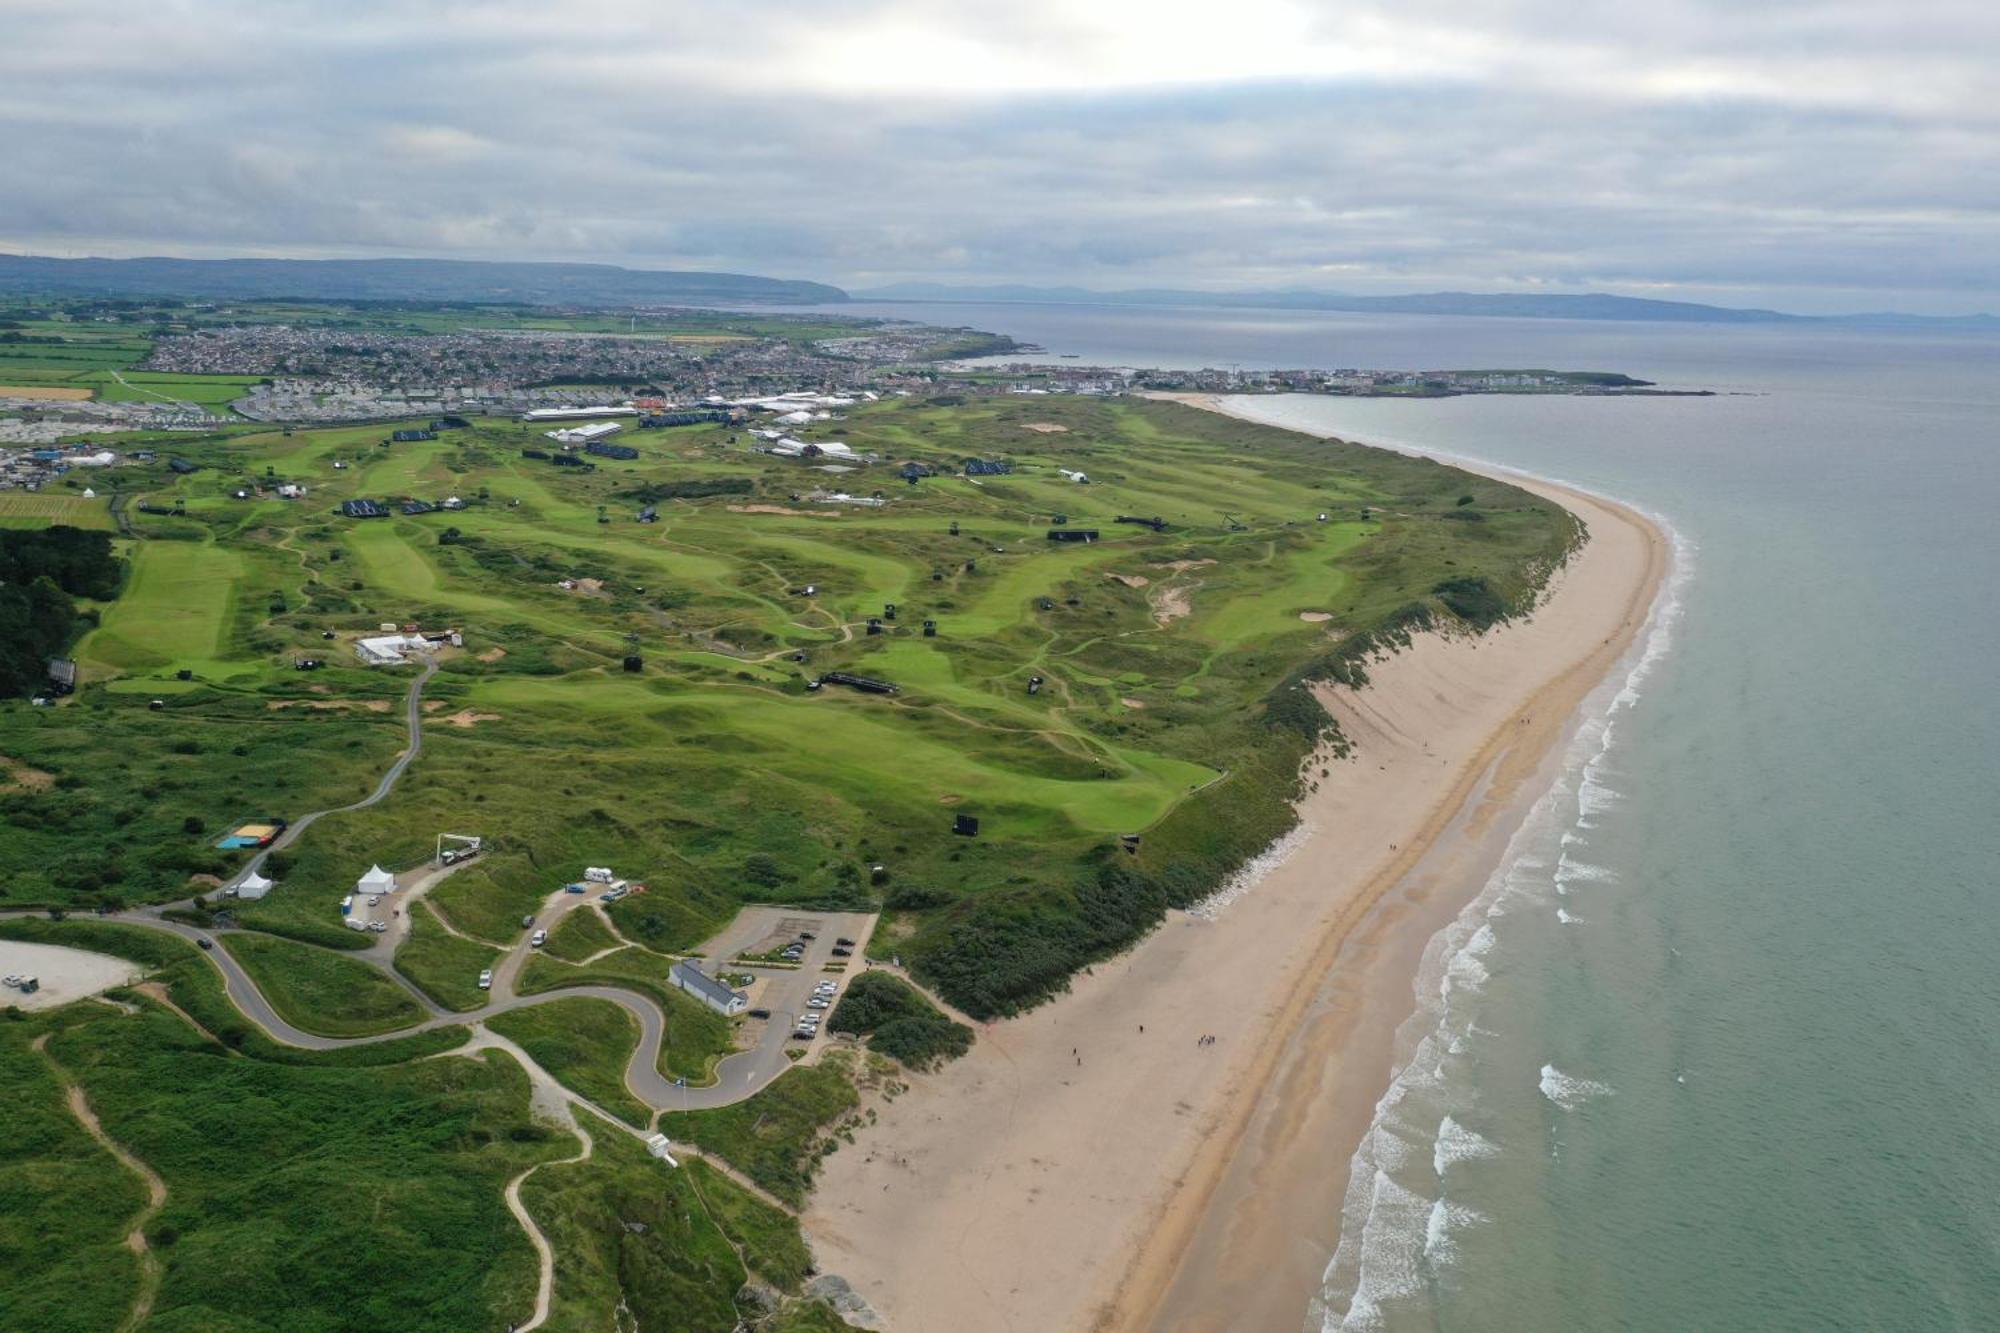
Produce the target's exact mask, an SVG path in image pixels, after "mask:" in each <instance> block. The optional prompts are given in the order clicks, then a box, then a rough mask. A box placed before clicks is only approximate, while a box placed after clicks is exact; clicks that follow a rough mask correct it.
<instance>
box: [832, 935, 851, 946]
mask: <svg viewBox="0 0 2000 1333" xmlns="http://www.w3.org/2000/svg"><path fill="white" fill-rule="evenodd" d="M834 943H835V944H838V945H839V946H840V947H841V948H843V949H852V948H853V947H854V941H853V940H850V939H848V938H847V936H845V935H842V936H841V937H840V938H839V939H836V940H835V941H834Z"/></svg>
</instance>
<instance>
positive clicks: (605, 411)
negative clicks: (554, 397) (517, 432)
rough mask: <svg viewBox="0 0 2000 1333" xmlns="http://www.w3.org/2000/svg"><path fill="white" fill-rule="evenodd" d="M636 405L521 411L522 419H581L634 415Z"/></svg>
mask: <svg viewBox="0 0 2000 1333" xmlns="http://www.w3.org/2000/svg"><path fill="white" fill-rule="evenodd" d="M638 415H639V409H638V408H636V407H538V408H535V409H534V410H533V411H530V412H523V413H522V414H521V420H523V421H583V420H586V419H587V418H590V417H636V416H638Z"/></svg>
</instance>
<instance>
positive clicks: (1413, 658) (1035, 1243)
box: [806, 398, 1670, 1333]
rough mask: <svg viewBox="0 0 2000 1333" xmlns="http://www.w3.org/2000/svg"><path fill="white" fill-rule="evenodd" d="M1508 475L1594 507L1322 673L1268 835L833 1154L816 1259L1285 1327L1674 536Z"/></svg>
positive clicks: (1058, 1306) (869, 1275) (1116, 1309)
mask: <svg viewBox="0 0 2000 1333" xmlns="http://www.w3.org/2000/svg"><path fill="white" fill-rule="evenodd" d="M1185 401H1190V402H1194V403H1195V404H1196V405H1198V406H1204V407H1211V408H1213V407H1217V404H1216V403H1215V402H1214V401H1213V400H1209V399H1202V398H1189V399H1187V400H1185ZM1460 466H1463V465H1462V464H1461V465H1460ZM1506 479H1507V480H1509V481H1513V482H1515V483H1516V484H1520V485H1523V486H1524V487H1526V488H1528V489H1532V490H1535V491H1538V492H1539V493H1541V494H1543V495H1546V496H1549V497H1550V498H1553V499H1556V500H1557V501H1558V502H1560V503H1562V504H1564V505H1566V506H1568V507H1569V508H1570V509H1572V510H1573V511H1574V512H1576V513H1577V514H1578V515H1579V516H1580V517H1582V519H1583V520H1584V521H1585V523H1587V524H1588V526H1589V529H1590V533H1591V539H1590V541H1589V542H1588V543H1587V544H1586V545H1585V546H1584V547H1583V549H1582V550H1581V552H1580V553H1579V554H1578V555H1577V556H1576V557H1575V558H1573V559H1572V560H1571V562H1570V563H1569V565H1568V566H1567V567H1566V568H1565V569H1564V570H1563V571H1562V572H1561V573H1560V574H1559V575H1558V576H1557V577H1556V579H1555V580H1554V581H1553V582H1552V584H1551V589H1550V592H1549V595H1548V596H1547V598H1546V599H1545V601H1544V604H1543V605H1542V606H1541V607H1540V608H1539V609H1538V610H1537V611H1536V612H1535V614H1534V615H1533V616H1532V617H1530V618H1527V619H1526V620H1523V621H1521V622H1518V623H1514V624H1510V625H1507V626H1504V627H1502V628H1500V629H1499V630H1496V631H1495V632H1493V633H1491V634H1488V635H1485V636H1481V637H1478V638H1452V639H1446V638H1441V637H1438V636H1435V635H1426V636H1423V637H1421V638H1420V639H1419V640H1418V641H1417V642H1416V643H1415V644H1414V645H1413V646H1412V647H1411V648H1410V649H1408V650H1407V651H1404V652H1402V653H1399V654H1397V655H1396V656H1395V657H1394V658H1393V659H1391V660H1389V661H1387V662H1385V663H1383V664H1382V665H1380V666H1378V667H1375V668H1373V669H1372V670H1371V674H1372V676H1373V681H1372V683H1371V684H1370V685H1369V686H1368V688H1366V689H1364V690H1362V691H1358V692H1355V691H1348V690H1344V689H1339V688H1331V687H1330V688H1327V689H1326V690H1325V691H1324V692H1323V693H1322V698H1323V700H1324V702H1325V703H1326V704H1327V706H1328V707H1329V708H1330V709H1331V710H1332V711H1333V712H1334V714H1335V715H1336V716H1337V717H1338V718H1339V720H1340V724H1341V727H1342V729H1343V731H1344V733H1345V734H1346V735H1347V737H1348V738H1349V739H1350V740H1352V741H1353V742H1354V746H1355V748H1354V753H1353V754H1352V755H1351V756H1350V757H1349V758H1347V759H1345V760H1332V759H1326V760H1324V761H1318V760H1316V761H1314V763H1313V765H1312V768H1311V772H1312V773H1313V774H1315V775H1317V774H1318V773H1319V771H1320V770H1321V769H1322V768H1323V769H1324V770H1325V776H1324V777H1319V778H1318V782H1317V787H1316V789H1315V790H1313V791H1311V792H1310V793H1309V794H1308V795H1307V796H1306V798H1305V799H1304V800H1303V801H1302V802H1301V804H1300V807H1299V813H1300V817H1301V819H1302V821H1303V822H1304V824H1305V826H1306V829H1307V832H1306V834H1305V835H1304V836H1303V837H1300V838H1298V839H1296V840H1295V843H1294V847H1293V850H1292V851H1291V854H1290V855H1289V856H1288V857H1287V858H1286V859H1285V860H1284V861H1283V863H1282V864H1280V865H1278V866H1276V867H1275V868H1274V869H1272V870H1270V871H1269V872H1268V873H1267V874H1266V875H1265V876H1264V877H1263V878H1262V879H1261V880H1260V881H1258V882H1257V883H1256V885H1255V886H1254V888H1252V889H1250V890H1249V891H1248V892H1246V893H1244V894H1243V895H1242V896H1241V897H1240V898H1238V899H1237V900H1236V901H1234V902H1232V903H1230V904H1229V905H1228V906H1227V907H1226V908H1225V909H1224V910H1222V911H1220V912H1219V913H1217V914H1215V915H1214V917H1213V919H1205V918H1204V917H1201V916H1192V915H1188V914H1185V913H1174V914H1171V915H1170V916H1169V918H1168V920H1167V921H1166V923H1165V924H1164V925H1163V926H1162V927H1161V928H1160V929H1159V930H1157V931H1156V932H1154V934H1153V935H1152V936H1151V937H1149V938H1148V939H1146V940H1145V941H1143V942H1142V943H1141V944H1140V945H1139V946H1138V947H1136V948H1134V949H1133V950H1131V951H1130V952H1128V953H1126V954H1125V955H1123V956H1121V957H1119V958H1117V959H1114V960H1111V961H1110V962H1108V963H1105V964H1102V965H1100V966H1098V967H1096V968H1095V969H1093V970H1092V971H1091V972H1089V973H1088V974H1086V975H1084V976H1081V977H1079V978H1077V980H1076V984H1075V985H1074V986H1073V988H1072V989H1071V991H1070V993H1068V994H1067V995H1065V996H1063V997H1061V998H1060V999H1058V1000H1056V1001H1055V1002H1053V1003H1051V1004H1048V1005H1045V1006H1043V1007H1042V1008H1040V1009H1038V1010H1036V1011H1035V1012H1033V1013H1031V1014H1029V1015H1027V1016H1026V1017H1023V1018H1020V1019H1015V1020H1012V1021H1009V1022H1005V1023H1001V1024H996V1025H992V1026H989V1027H987V1028H985V1029H984V1030H982V1032H981V1033H980V1039H979V1041H978V1042H977V1043H976V1044H975V1046H974V1048H973V1050H972V1053H971V1054H970V1055H969V1056H967V1057H966V1058H964V1059H962V1060H960V1061H958V1062H957V1063H955V1064H953V1065H950V1066H948V1067H947V1068H946V1069H944V1070H943V1071H942V1072H940V1073H938V1074H935V1075H931V1076H926V1077H920V1078H917V1079H915V1080H913V1083H914V1086H913V1088H912V1089H911V1090H910V1091H909V1092H908V1093H906V1094H904V1095H903V1096H901V1097H900V1098H898V1099H897V1100H896V1101H894V1102H891V1103H887V1104H885V1105H882V1106H881V1107H880V1108H879V1119H878V1121H877V1123H876V1124H875V1125H873V1126H872V1127H871V1128H869V1129H867V1130H865V1131H863V1132H862V1133H861V1135H860V1136H859V1137H858V1138H857V1141H856V1142H855V1144H854V1145H853V1146H852V1147H844V1148H842V1149H841V1150H840V1151H839V1152H837V1153H835V1154H834V1155H833V1156H832V1157H831V1158H829V1159H828V1161H827V1163H826V1167H825V1170H824V1172H823V1175H822V1177H821V1181H820V1184H819V1187H818V1189H817V1190H816V1191H815V1193H814V1195H813V1199H812V1204H811V1208H810V1211H809V1212H808V1214H807V1218H806V1221H807V1227H808V1231H809V1234H810V1236H811V1239H812V1242H813V1246H814V1249H815V1252H816V1254H817V1257H818V1260H819V1264H820V1267H821V1268H822V1269H823V1270H824V1271H827V1272H832V1273H838V1274H840V1275H841V1276H843V1277H845V1278H847V1279H848V1280H849V1281H850V1282H851V1283H852V1284H853V1285H854V1287H855V1289H856V1291H857V1292H859V1293H860V1294H861V1295H862V1296H863V1297H864V1298H865V1299H866V1300H867V1301H868V1302H869V1303H870V1304H871V1305H872V1306H873V1307H874V1309H875V1310H876V1311H878V1312H879V1313H880V1314H881V1315H882V1317H883V1319H884V1320H885V1322H886V1324H887V1326H888V1327H890V1328H892V1329H895V1330H898V1333H983V1331H984V1330H989V1329H990V1330H1037V1331H1038V1333H1039V1331H1041V1330H1051V1331H1054V1330H1086V1329H1090V1330H1096V1329H1116V1330H1137V1329H1157V1330H1175V1331H1176V1333H1179V1331H1183V1330H1221V1329H1248V1330H1266V1329H1270V1330H1286V1331H1287V1333H1289V1331H1290V1330H1296V1329H1298V1328H1300V1327H1302V1325H1303V1323H1304V1321H1305V1318H1306V1311H1307V1306H1308V1303H1309V1302H1310V1300H1311V1299H1312V1297H1313V1296H1314V1295H1315V1294H1316V1293H1317V1291H1318V1289H1319V1284H1320V1279H1321V1274H1322V1271H1323V1270H1324V1268H1325V1266H1326V1262H1327V1259H1328V1257H1329V1255H1330V1254H1331V1252H1332V1250H1333V1246H1334V1244H1335V1242H1336V1240H1337V1227H1338V1221H1339V1209H1340V1200H1341V1193H1342V1190H1343V1189H1344V1187H1345V1184H1346V1174H1347V1168H1348V1161H1349V1158H1350V1156H1351V1155H1352V1151H1353V1147H1354V1144H1355V1142H1356V1141H1357V1139H1358V1137H1359V1135H1360V1134H1361V1132H1362V1131H1363V1130H1364V1129H1365V1128H1366V1126H1367V1123H1368V1121H1369V1118H1370V1115H1371V1112H1372V1110H1373V1107H1374V1105H1375V1102H1376V1101H1377V1100H1378V1099H1379V1097H1380V1096H1381V1093H1382V1091H1383V1089H1384V1088H1385V1087H1386V1086H1387V1084H1388V1080H1389V1077H1390V1074H1391V1070H1392V1065H1393V1061H1394V1037H1395V1031H1396V1027H1397V1025H1398V1024H1400V1023H1401V1022H1402V1021H1403V1020H1404V1019H1405V1018H1406V1017H1408V1015H1409V1014H1410V1013H1411V1011H1412V1009H1413V1008H1414V998H1413V990H1412V979H1413V977H1414V976H1415V974H1416V971H1417V967H1418V963H1419V960H1420V958H1421V956H1422V953H1423V949H1424V946H1425V944H1426V943H1427V942H1428V941H1429V939H1430V938H1431V937H1432V936H1433V935H1434V934H1435V933H1436V932H1437V931H1438V930H1439V929H1440V928H1441V927H1442V926H1443V925H1444V924H1446V923H1447V922H1448V921H1449V920H1451V918H1452V917H1453V916H1454V915H1455V914H1456V913H1457V912H1458V911H1459V910H1460V909H1461V908H1462V907H1463V906H1464V904H1465V903H1466V902H1468V901H1470V900H1471V898H1472V897H1473V896H1474V895H1475V894H1476V893H1477V891H1478V889H1479V887H1480V885H1481V884H1482V883H1483V882H1484V881H1485V878H1486V876H1487V874H1488V873H1489V872H1490V870H1491V868H1492V866H1493V864H1494V863H1495V862H1496V860H1497V859H1498V856H1499V854H1500V850H1501V848H1502V846H1503V845H1504V842H1505V839H1506V837H1507V836H1508V835H1509V834H1510V833H1511V832H1512V831H1513V829H1514V827H1516V826H1517V825H1518V823H1519V819H1520V816H1521V813H1522V812H1523V810H1524V809H1525V806H1526V805H1527V804H1528V803H1529V802H1531V801H1532V800H1533V799H1534V797H1535V796H1536V795H1538V794H1539V792H1540V791H1541V790H1542V789H1543V788H1544V787H1545V786H1546V785H1547V778H1548V776H1549V765H1550V764H1551V762H1552V756H1553V755H1554V754H1555V753H1556V751H1557V750H1558V749H1559V746H1560V743H1561V742H1562V741H1563V740H1564V739H1565V738H1566V736H1567V734H1568V732H1569V729H1570V727H1571V725H1572V722H1573V720H1574V717H1575V715H1576V712H1577V710H1578V707H1579V705H1580V704H1581V703H1582V701H1583V700H1584V698H1585V697H1586V696H1587V695H1588V694H1589V693H1590V691H1591V690H1592V689H1593V688H1594V687H1595V686H1596V685H1597V684H1598V683H1599V682H1600V681H1601V680H1602V679H1603V678H1604V677H1605V675H1606V674H1607V672H1608V671H1609V670H1610V669H1611V668H1612V667H1613V666H1614V665H1615V664H1616V663H1617V662H1618V660H1619V659H1620V658H1621V657H1622V656H1623V655H1624V653H1625V651H1626V649H1627V648H1628V647H1629V646H1630V645H1631V643H1632V640H1633V638H1634V636H1635V635H1636V634H1637V632H1638V631H1639V630H1640V629H1641V628H1642V626H1643V625H1644V622H1645V620H1646V617H1647V615H1648V612H1649V610H1650V608H1651V605H1652V602H1653V599H1654V595H1655V593H1656V592H1657V590H1658V588H1659V586H1660V584H1661V581H1662V579H1663V577H1664V575H1665V573H1666V570H1667V566H1668V563H1669V557H1670V552H1669V547H1668V543H1667V541H1666V539H1665V537H1664V536H1663V535H1662V534H1661V533H1660V532H1659V531H1658V529H1657V528H1656V527H1655V526H1654V525H1653V524H1651V523H1649V522H1648V521H1646V520H1645V519H1644V518H1643V517H1641V516H1639V515H1638V514H1636V513H1634V512H1632V511H1631V510H1629V509H1626V508H1624V507H1622V506H1618V505H1615V504H1611V503H1608V502H1605V501H1603V500H1600V499H1597V498H1595V497H1590V496H1586V495H1582V494H1579V493H1576V492H1573V491H1569V490H1567V489H1565V488H1561V487H1556V486H1552V485H1548V484H1544V483H1539V482H1525V481H1522V480H1521V479H1520V478H1517V477H1512V476H1509V477H1507V478H1506ZM1203 1037H1209V1038H1211V1040H1209V1041H1207V1042H1204V1041H1202V1038H1203Z"/></svg>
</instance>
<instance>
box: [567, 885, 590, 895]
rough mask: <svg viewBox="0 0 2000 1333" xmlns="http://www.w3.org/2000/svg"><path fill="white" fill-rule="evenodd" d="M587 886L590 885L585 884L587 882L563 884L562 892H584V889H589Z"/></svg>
mask: <svg viewBox="0 0 2000 1333" xmlns="http://www.w3.org/2000/svg"><path fill="white" fill-rule="evenodd" d="M589 887H590V886H589V885H587V884H565V885H563V892H564V893H583V892H586V891H587V890H588V889H589Z"/></svg>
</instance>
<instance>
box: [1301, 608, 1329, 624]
mask: <svg viewBox="0 0 2000 1333" xmlns="http://www.w3.org/2000/svg"><path fill="white" fill-rule="evenodd" d="M1299 619H1300V620H1303V621H1305V622H1306V623H1307V624H1308V625H1317V624H1319V623H1320V622H1321V621H1326V620H1332V619H1333V613H1332V612H1331V611H1301V612H1299Z"/></svg>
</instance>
